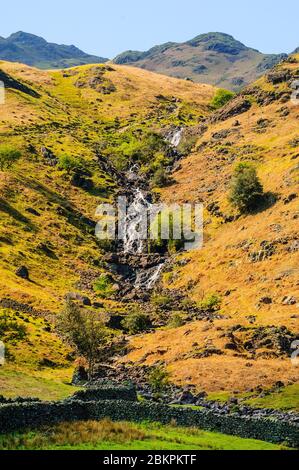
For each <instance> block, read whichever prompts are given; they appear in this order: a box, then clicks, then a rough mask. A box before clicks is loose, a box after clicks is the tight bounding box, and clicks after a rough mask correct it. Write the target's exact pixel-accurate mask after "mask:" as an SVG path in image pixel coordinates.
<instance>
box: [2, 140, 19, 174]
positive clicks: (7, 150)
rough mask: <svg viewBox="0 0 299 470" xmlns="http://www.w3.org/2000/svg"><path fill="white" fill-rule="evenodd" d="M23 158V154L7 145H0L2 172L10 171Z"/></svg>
mask: <svg viewBox="0 0 299 470" xmlns="http://www.w3.org/2000/svg"><path fill="white" fill-rule="evenodd" d="M20 158H21V152H20V151H19V150H17V149H14V148H13V147H9V146H7V145H0V170H1V171H4V170H8V169H9V168H11V167H12V166H13V164H14V163H16V162H17V161H18V160H19V159H20Z"/></svg>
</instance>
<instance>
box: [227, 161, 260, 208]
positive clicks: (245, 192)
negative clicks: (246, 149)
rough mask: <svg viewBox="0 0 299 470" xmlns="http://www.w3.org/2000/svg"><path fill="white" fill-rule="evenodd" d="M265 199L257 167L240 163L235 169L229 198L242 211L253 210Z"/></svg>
mask: <svg viewBox="0 0 299 470" xmlns="http://www.w3.org/2000/svg"><path fill="white" fill-rule="evenodd" d="M262 199H263V186H262V184H261V182H260V180H259V178H258V176H257V171H256V169H255V168H254V167H253V166H252V165H251V164H248V163H239V164H238V165H237V167H236V168H235V171H234V176H233V180H232V183H231V193H230V196H229V200H230V202H231V204H232V205H233V206H235V207H237V208H238V209H239V211H240V212H241V213H246V212H251V211H253V210H255V209H257V207H258V206H259V204H260V203H261V201H262Z"/></svg>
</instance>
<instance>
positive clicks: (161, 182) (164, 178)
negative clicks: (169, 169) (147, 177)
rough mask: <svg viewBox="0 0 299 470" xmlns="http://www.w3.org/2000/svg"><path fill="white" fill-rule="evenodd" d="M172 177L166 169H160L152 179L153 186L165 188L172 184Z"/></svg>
mask: <svg viewBox="0 0 299 470" xmlns="http://www.w3.org/2000/svg"><path fill="white" fill-rule="evenodd" d="M170 181H171V180H170V177H169V175H168V174H167V173H166V171H165V170H164V168H159V169H158V170H157V171H156V172H155V174H154V176H153V178H152V185H153V186H154V187H156V188H163V187H164V186H167V185H168V184H169V183H170Z"/></svg>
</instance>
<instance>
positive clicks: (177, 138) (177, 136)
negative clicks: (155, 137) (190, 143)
mask: <svg viewBox="0 0 299 470" xmlns="http://www.w3.org/2000/svg"><path fill="white" fill-rule="evenodd" d="M183 130H184V129H183V128H180V129H178V130H177V131H175V133H173V134H171V135H170V136H169V138H168V141H169V143H170V144H171V145H173V146H174V147H178V146H179V145H180V143H181V140H182V135H183Z"/></svg>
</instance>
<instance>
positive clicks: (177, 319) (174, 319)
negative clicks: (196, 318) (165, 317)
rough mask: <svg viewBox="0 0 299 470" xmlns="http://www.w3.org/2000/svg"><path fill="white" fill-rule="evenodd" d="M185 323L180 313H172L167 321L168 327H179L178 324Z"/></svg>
mask: <svg viewBox="0 0 299 470" xmlns="http://www.w3.org/2000/svg"><path fill="white" fill-rule="evenodd" d="M183 325H185V320H184V318H183V316H182V315H181V314H180V313H174V314H173V315H172V316H171V318H170V319H169V322H168V325H167V326H168V327H169V328H180V326H183Z"/></svg>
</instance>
